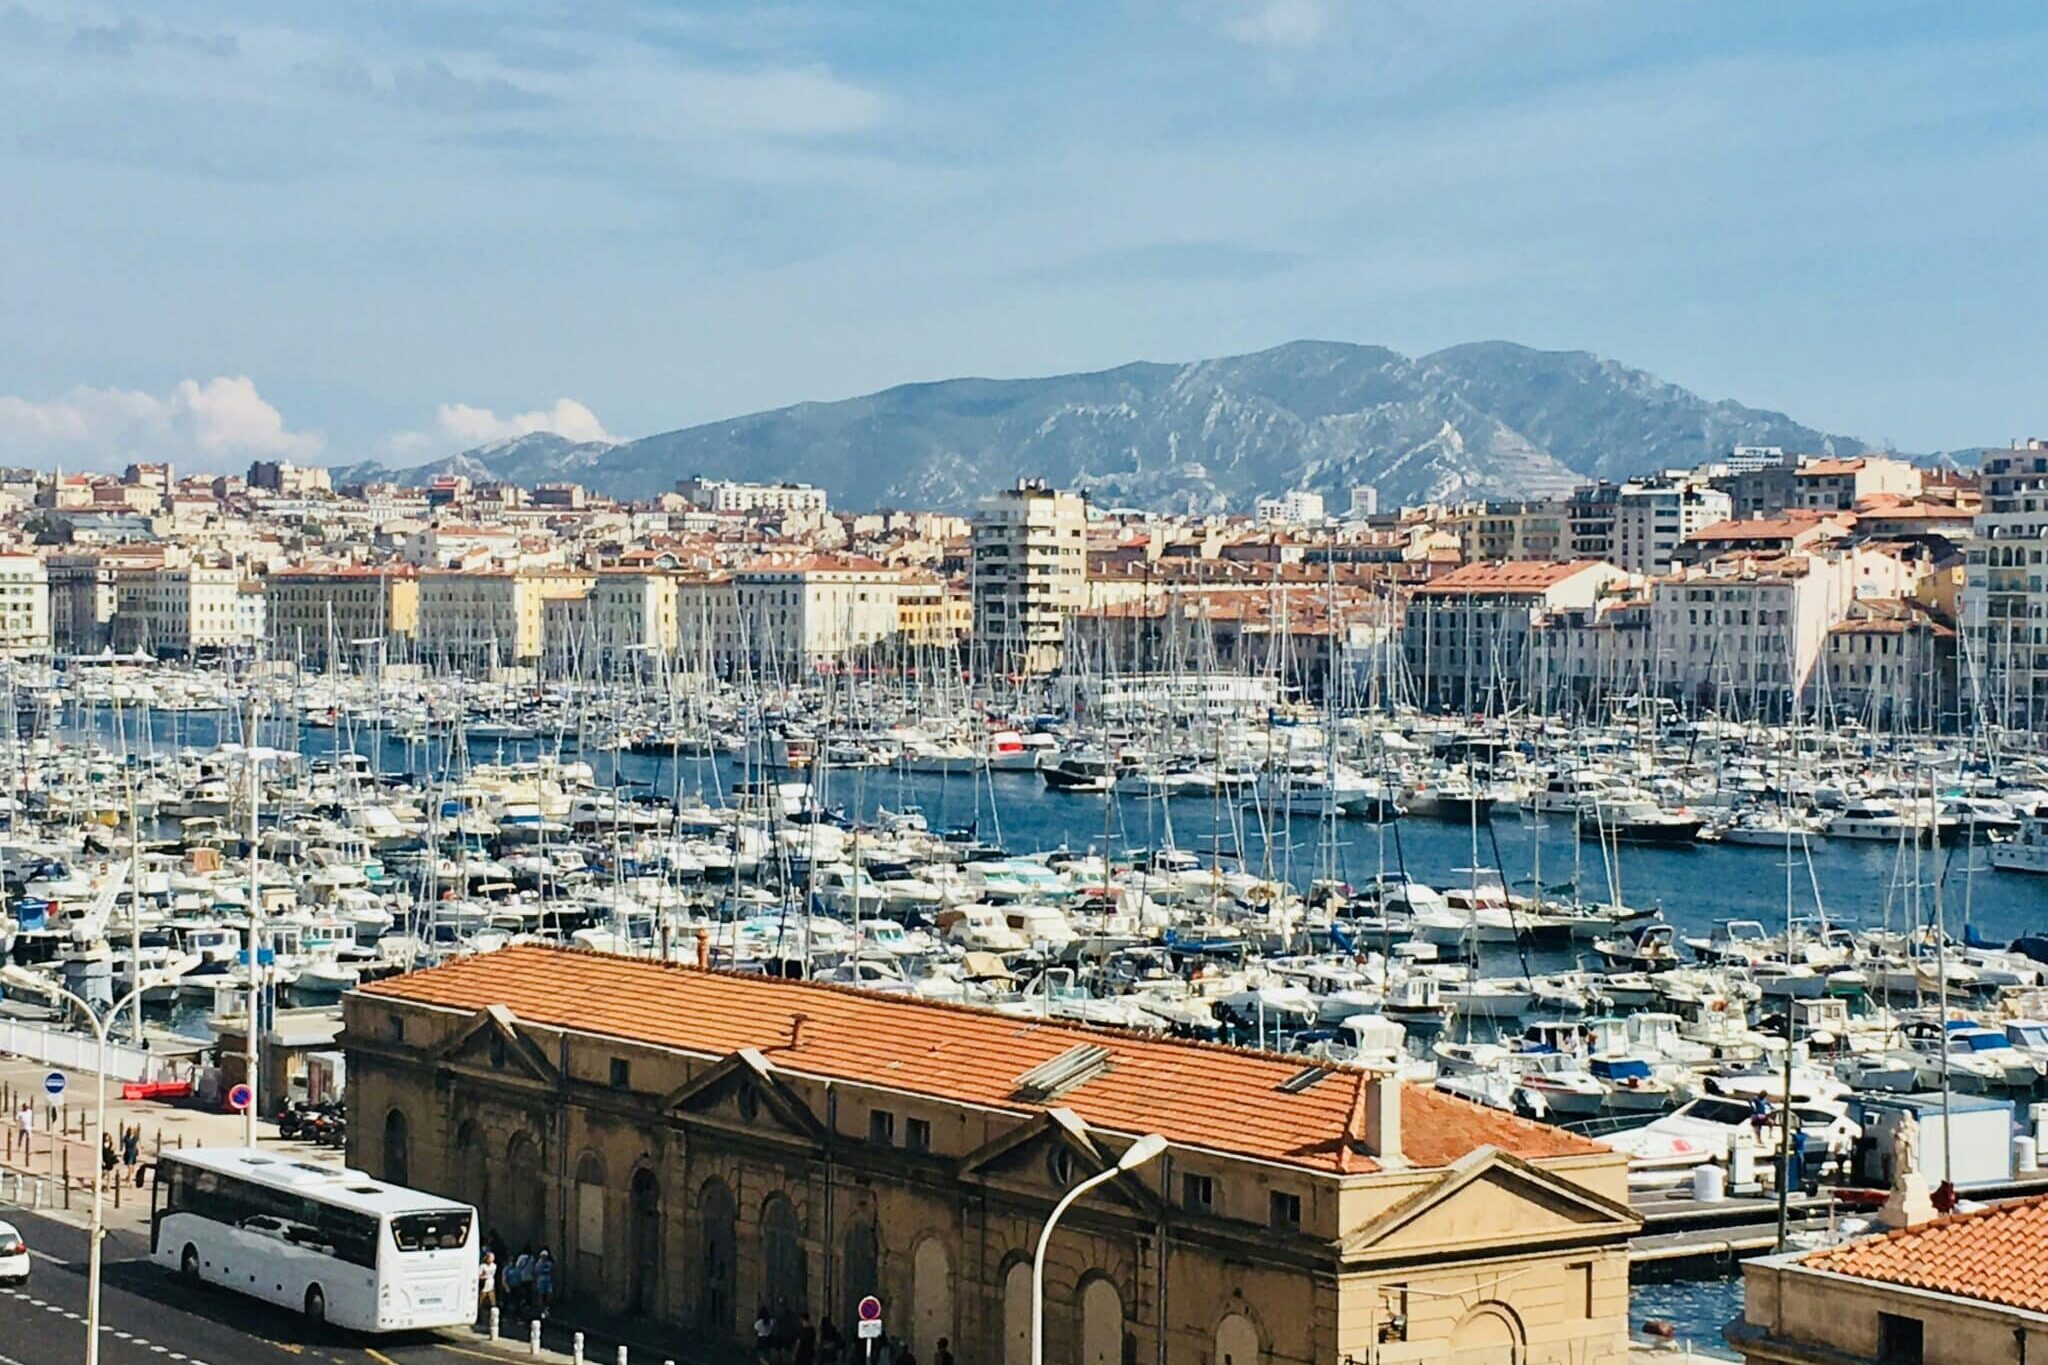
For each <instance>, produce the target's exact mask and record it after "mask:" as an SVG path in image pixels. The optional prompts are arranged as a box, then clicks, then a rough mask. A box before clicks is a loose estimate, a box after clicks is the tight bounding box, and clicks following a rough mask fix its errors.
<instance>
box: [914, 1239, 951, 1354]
mask: <svg viewBox="0 0 2048 1365" xmlns="http://www.w3.org/2000/svg"><path fill="white" fill-rule="evenodd" d="M952 1336H953V1265H952V1260H951V1258H950V1257H948V1256H947V1255H946V1244H945V1243H944V1242H943V1241H941V1240H940V1239H938V1238H937V1237H927V1238H925V1239H924V1240H923V1241H922V1242H919V1243H918V1244H917V1251H916V1254H914V1255H913V1256H912V1257H911V1258H910V1344H911V1346H912V1347H913V1348H915V1350H916V1352H917V1355H918V1358H919V1359H920V1360H937V1359H938V1357H939V1338H940V1337H946V1338H951V1337H952ZM955 1354H956V1355H957V1354H958V1352H955Z"/></svg>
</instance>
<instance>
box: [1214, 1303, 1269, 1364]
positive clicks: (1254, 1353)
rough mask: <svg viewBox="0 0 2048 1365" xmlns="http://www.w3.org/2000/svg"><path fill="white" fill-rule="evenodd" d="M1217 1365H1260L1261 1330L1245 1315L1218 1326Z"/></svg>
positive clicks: (1225, 1320)
mask: <svg viewBox="0 0 2048 1365" xmlns="http://www.w3.org/2000/svg"><path fill="white" fill-rule="evenodd" d="M1215 1365H1259V1329H1258V1328H1256V1327H1254V1326H1252V1322H1251V1319H1250V1318H1248V1317H1246V1316H1245V1315H1244V1314H1242V1313H1232V1314H1231V1315H1230V1316H1229V1317H1226V1318H1225V1319H1223V1321H1221V1322H1219V1323H1217V1324H1216V1360H1215Z"/></svg>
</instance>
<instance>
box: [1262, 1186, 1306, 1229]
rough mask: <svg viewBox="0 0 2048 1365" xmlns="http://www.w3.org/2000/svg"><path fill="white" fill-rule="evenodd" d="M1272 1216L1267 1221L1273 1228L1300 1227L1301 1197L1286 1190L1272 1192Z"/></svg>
mask: <svg viewBox="0 0 2048 1365" xmlns="http://www.w3.org/2000/svg"><path fill="white" fill-rule="evenodd" d="M1271 1204H1272V1214H1271V1217H1270V1218H1269V1219H1268V1220H1267V1221H1269V1222H1270V1223H1271V1224H1272V1225H1273V1226H1274V1227H1276V1228H1281V1229H1292V1228H1298V1227H1300V1226H1301V1196H1300V1195H1298V1194H1292V1193H1290V1192H1288V1191H1286V1190H1274V1191H1273V1193H1272V1197H1271Z"/></svg>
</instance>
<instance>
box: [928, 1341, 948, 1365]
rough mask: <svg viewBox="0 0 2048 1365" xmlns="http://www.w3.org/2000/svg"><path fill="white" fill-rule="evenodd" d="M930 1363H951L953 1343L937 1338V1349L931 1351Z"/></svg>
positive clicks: (939, 1364) (946, 1364)
mask: <svg viewBox="0 0 2048 1365" xmlns="http://www.w3.org/2000/svg"><path fill="white" fill-rule="evenodd" d="M932 1365H953V1343H952V1342H950V1341H948V1340H946V1338H944V1337H940V1338H939V1349H938V1350H936V1351H934V1352H932Z"/></svg>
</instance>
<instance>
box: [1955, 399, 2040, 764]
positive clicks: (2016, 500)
mask: <svg viewBox="0 0 2048 1365" xmlns="http://www.w3.org/2000/svg"><path fill="white" fill-rule="evenodd" d="M1980 476H1981V478H1982V479H1983V486H1984V503H1983V507H1982V509H1981V510H1980V511H1979V512H1978V513H1977V523H1976V536H1975V538H1974V539H1973V540H1972V541H1971V542H1970V544H1969V547H1968V551H1967V555H1968V568H1967V580H1966V585H1965V587H1964V589H1963V633H1964V654H1965V657H1964V671H1965V676H1966V678H1968V679H1969V680H1970V683H1969V686H1970V698H1969V700H1970V702H1971V704H1972V707H1973V709H1974V711H1975V713H1976V714H1978V715H1980V716H1982V717H1983V718H1985V719H1986V720H1989V721H1991V722H1993V723H1996V724H2001V725H2005V726H2008V727H2011V728H2015V729H2029V730H2031V729H2034V728H2036V727H2038V726H2040V725H2041V724H2043V723H2048V440H2042V439H2039V438H2036V439H2034V440H2030V441H2028V442H2027V443H2026V444H2025V445H2023V446H2018V445H2016V446H2014V447H2013V448H2012V449H2010V450H1994V451H1988V452H1986V454H1985V456H1984V462H1983V464H1982V465H1981V466H1980Z"/></svg>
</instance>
